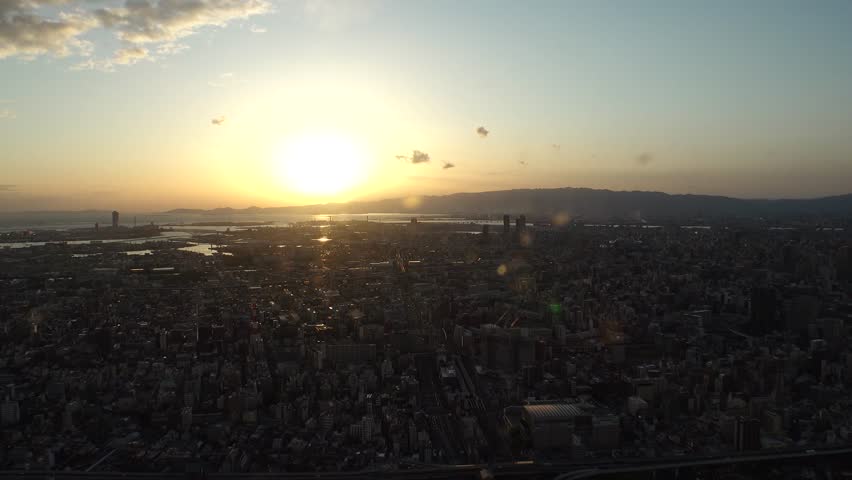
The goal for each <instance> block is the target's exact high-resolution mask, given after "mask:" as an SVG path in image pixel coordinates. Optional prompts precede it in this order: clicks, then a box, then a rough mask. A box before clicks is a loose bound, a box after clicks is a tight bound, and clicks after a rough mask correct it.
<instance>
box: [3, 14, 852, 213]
mask: <svg viewBox="0 0 852 480" xmlns="http://www.w3.org/2000/svg"><path fill="white" fill-rule="evenodd" d="M139 5H140V4H136V9H135V10H134V9H133V7H134V4H133V2H129V3H126V2H125V1H123V0H122V1H99V0H89V1H62V0H9V1H8V2H7V3H4V4H3V6H0V164H1V165H2V173H0V185H4V186H5V187H3V188H2V189H0V209H54V208H60V207H61V208H65V207H67V208H105V207H109V206H112V205H116V206H120V207H122V208H128V207H130V208H135V209H158V208H169V207H176V206H190V207H191V206H197V207H212V206H222V205H231V206H235V207H239V206H246V205H249V204H257V205H270V206H271V205H289V204H299V203H314V202H324V201H338V200H348V199H357V198H380V197H390V196H397V195H404V194H411V193H412V192H413V193H416V194H435V193H449V192H456V191H482V190H494V189H503V188H520V187H557V186H582V187H594V188H611V189H642V190H662V191H667V192H673V193H684V192H690V193H713V194H725V195H735V196H744V197H765V196H767V197H781V196H791V197H806V196H819V195H828V194H838V193H847V192H848V191H849V187H848V185H849V184H850V180H852V140H850V137H852V135H849V132H852V28H850V25H852V2H848V1H822V2H810V3H808V2H783V1H751V2H734V1H714V2H693V1H671V2H663V1H647V2H636V1H630V2H627V1H625V2H612V1H595V2H592V1H589V2H572V1H537V2H533V3H526V2H508V1H506V2H504V1H464V2H459V1H442V0H435V1H429V2H419V1H418V2H415V1H394V2H390V1H380V0H374V1H359V0H350V1H333V0H300V1H295V0H294V1H280V2H279V1H273V0H251V1H235V0H203V1H199V2H196V3H194V4H192V5H194V7H193V8H192V9H190V8H188V6H189V5H190V3H189V2H185V1H184V2H182V1H179V0H171V1H167V0H160V1H159V2H157V1H155V0H148V5H147V7H146V8H144V9H139ZM60 27H61V28H60ZM45 29H48V30H45ZM45 32H49V33H50V35H47V34H45ZM34 38H35V40H33V39H34ZM212 119H222V122H220V123H221V124H219V125H214V124H212V122H211V120H212ZM479 126H484V127H486V128H487V129H488V130H489V132H490V133H489V134H488V136H487V137H481V136H479V135H477V134H476V128H477V127H479ZM301 138H323V139H327V140H328V142H330V143H331V144H333V145H336V146H337V147H339V148H337V147H335V148H330V149H322V148H320V149H319V150H322V151H325V152H345V153H341V154H339V155H338V156H337V157H336V158H325V157H321V156H317V157H316V158H314V157H312V156H311V154H310V153H307V154H300V155H303V156H305V155H307V157H310V158H302V157H299V158H292V156H290V157H288V155H290V154H288V153H282V152H291V151H293V149H289V148H287V147H286V146H284V147H282V145H289V144H291V143H296V144H302V143H304V142H301V140H300V139H301ZM300 142H301V143H300ZM344 146H345V148H344ZM350 147H351V148H350ZM413 150H420V151H423V152H428V154H429V156H430V160H431V161H430V162H424V163H418V164H412V163H411V162H407V161H405V160H404V159H401V160H400V159H397V158H396V156H400V157H403V156H405V157H410V154H411V152H412V151H413ZM299 151H300V152H302V150H299ZM356 151H357V152H358V153H357V154H356V153H353V152H356ZM317 155H319V154H317ZM324 155H326V156H328V155H331V154H328V153H326V154H324ZM352 162H357V167H358V168H357V170H358V171H359V172H361V173H360V174H359V175H356V176H357V177H358V178H357V179H356V180H352V182H351V183H349V184H347V183H346V182H342V183H341V182H336V183H335V185H337V184H338V183H339V184H340V185H342V187H341V188H340V189H339V191H332V192H329V191H327V189H322V191H319V190H318V191H316V192H311V191H305V189H303V188H296V187H298V185H294V184H293V182H292V178H302V179H304V178H305V175H315V174H317V173H319V174H323V175H333V174H334V172H337V171H341V172H342V171H344V170H345V171H347V172H350V171H351V169H342V168H339V167H341V165H342V164H344V163H345V164H347V165H351V164H352ZM447 162H449V163H451V164H453V165H454V168H446V169H445V168H442V167H443V166H445V165H446V163H447ZM305 165H308V166H310V165H313V166H314V168H317V170H312V169H310V168H307V167H305ZM294 169H296V170H298V171H296V170H294ZM341 175H342V174H341ZM336 180H341V181H342V179H336ZM309 183H311V182H309Z"/></svg>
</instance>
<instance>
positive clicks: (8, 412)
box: [0, 400, 21, 426]
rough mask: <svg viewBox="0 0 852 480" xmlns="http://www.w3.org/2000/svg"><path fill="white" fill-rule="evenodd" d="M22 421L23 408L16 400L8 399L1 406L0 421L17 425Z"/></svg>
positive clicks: (4, 423) (4, 424)
mask: <svg viewBox="0 0 852 480" xmlns="http://www.w3.org/2000/svg"><path fill="white" fill-rule="evenodd" d="M20 421H21V408H20V406H19V405H18V402H17V401H16V400H7V401H5V402H3V405H2V406H0V423H2V424H3V426H6V425H16V424H17V423H18V422H20Z"/></svg>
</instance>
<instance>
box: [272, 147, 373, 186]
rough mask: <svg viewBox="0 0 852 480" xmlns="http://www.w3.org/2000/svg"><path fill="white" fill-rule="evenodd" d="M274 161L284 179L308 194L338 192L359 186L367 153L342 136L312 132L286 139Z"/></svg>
mask: <svg viewBox="0 0 852 480" xmlns="http://www.w3.org/2000/svg"><path fill="white" fill-rule="evenodd" d="M275 161H276V162H277V164H278V171H279V175H280V177H281V179H282V181H283V182H284V183H285V184H286V185H287V186H288V187H289V188H291V189H293V190H295V191H298V192H301V193H304V194H307V195H335V194H339V193H343V192H345V191H347V190H349V189H351V188H353V187H355V186H356V185H358V184H359V183H360V182H361V181H362V180H363V179H364V177H365V175H366V171H365V170H366V156H365V154H364V152H363V150H362V149H361V148H359V146H358V145H357V144H356V143H355V142H354V141H352V139H350V138H347V137H345V136H342V135H333V134H311V135H304V136H299V137H294V138H292V139H290V140H288V141H286V142H285V143H284V144H283V146H282V147H281V148H280V149H279V151H278V153H277V154H276V158H275Z"/></svg>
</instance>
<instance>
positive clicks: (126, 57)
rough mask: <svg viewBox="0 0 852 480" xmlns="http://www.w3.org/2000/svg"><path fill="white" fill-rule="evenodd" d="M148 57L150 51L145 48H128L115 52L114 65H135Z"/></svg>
mask: <svg viewBox="0 0 852 480" xmlns="http://www.w3.org/2000/svg"><path fill="white" fill-rule="evenodd" d="M147 57H148V49H147V48H143V47H127V48H122V49H121V50H118V51H117V52H115V55H114V56H113V57H112V63H114V64H116V65H133V64H134V63H136V62H138V61H139V60H142V59H144V58H147Z"/></svg>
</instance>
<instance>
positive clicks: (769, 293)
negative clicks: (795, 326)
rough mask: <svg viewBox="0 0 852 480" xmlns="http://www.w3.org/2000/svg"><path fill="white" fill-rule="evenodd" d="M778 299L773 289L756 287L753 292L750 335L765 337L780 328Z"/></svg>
mask: <svg viewBox="0 0 852 480" xmlns="http://www.w3.org/2000/svg"><path fill="white" fill-rule="evenodd" d="M777 313H778V298H777V295H776V292H775V289H773V288H771V287H756V288H754V289H753V290H752V292H751V318H750V320H749V328H748V329H749V333H751V334H754V335H763V334H766V333H769V332H771V331H772V330H774V329H777V328H778V325H777V323H776V316H777Z"/></svg>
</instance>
